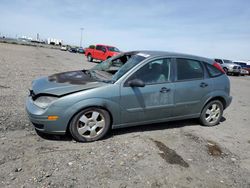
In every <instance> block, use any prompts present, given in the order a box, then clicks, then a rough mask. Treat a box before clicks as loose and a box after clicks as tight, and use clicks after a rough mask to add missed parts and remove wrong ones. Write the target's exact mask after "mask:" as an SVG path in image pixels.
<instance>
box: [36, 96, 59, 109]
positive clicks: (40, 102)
mask: <svg viewBox="0 0 250 188" xmlns="http://www.w3.org/2000/svg"><path fill="white" fill-rule="evenodd" d="M57 99H58V98H57V97H52V96H41V97H38V98H37V99H36V100H35V101H34V104H35V105H37V106H38V107H40V108H47V107H48V106H49V105H50V104H51V103H52V102H54V101H55V100H57Z"/></svg>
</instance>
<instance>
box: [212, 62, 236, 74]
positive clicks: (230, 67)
mask: <svg viewBox="0 0 250 188" xmlns="http://www.w3.org/2000/svg"><path fill="white" fill-rule="evenodd" d="M214 61H216V62H217V63H220V64H221V66H222V68H223V70H224V71H225V72H226V73H227V74H231V75H236V76H239V75H240V73H241V66H240V65H237V64H235V63H233V62H232V61H231V60H227V59H214Z"/></svg>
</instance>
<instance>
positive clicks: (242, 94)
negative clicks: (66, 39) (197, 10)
mask: <svg viewBox="0 0 250 188" xmlns="http://www.w3.org/2000/svg"><path fill="white" fill-rule="evenodd" d="M93 65H95V63H88V62H86V59H85V57H84V56H83V55H81V54H72V53H69V52H64V51H59V50H53V49H46V48H38V47H28V46H19V45H11V44H1V43H0V169H1V171H0V187H123V188H125V187H153V188H156V187H246V188H249V187H250V178H249V177H250V131H249V125H250V124H249V105H248V104H250V97H249V88H250V78H249V77H230V80H231V85H232V87H231V90H232V91H231V93H232V96H233V102H232V105H231V106H230V107H229V108H228V109H227V110H226V111H225V113H224V121H223V122H221V123H220V124H219V125H218V126H215V127H202V126H200V125H199V124H198V123H197V121H196V120H187V121H175V122H171V123H162V124H153V125H147V126H138V127H131V128H125V129H117V130H113V131H111V132H110V133H109V135H108V136H107V137H106V138H105V139H103V140H101V141H97V142H92V143H76V142H75V141H74V140H72V139H71V137H70V136H51V137H46V138H41V137H39V136H38V135H37V134H36V133H35V131H34V129H33V127H32V125H31V124H30V123H29V121H28V119H27V117H26V114H25V109H24V102H25V97H26V96H27V94H28V89H29V87H30V85H31V81H32V80H33V79H34V78H36V77H38V76H41V75H50V74H53V73H55V72H62V71H69V70H78V69H82V68H85V69H87V68H90V67H92V66H93Z"/></svg>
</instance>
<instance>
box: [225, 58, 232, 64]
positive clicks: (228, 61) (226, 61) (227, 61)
mask: <svg viewBox="0 0 250 188" xmlns="http://www.w3.org/2000/svg"><path fill="white" fill-rule="evenodd" d="M223 61H224V63H230V64H233V62H232V61H230V60H227V59H224V60H223Z"/></svg>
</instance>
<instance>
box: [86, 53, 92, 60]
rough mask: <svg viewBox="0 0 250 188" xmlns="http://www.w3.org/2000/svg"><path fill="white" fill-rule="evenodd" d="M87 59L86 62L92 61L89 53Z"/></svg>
mask: <svg viewBox="0 0 250 188" xmlns="http://www.w3.org/2000/svg"><path fill="white" fill-rule="evenodd" d="M87 59H88V62H92V61H93V58H92V56H91V54H88V56H87Z"/></svg>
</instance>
